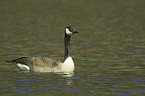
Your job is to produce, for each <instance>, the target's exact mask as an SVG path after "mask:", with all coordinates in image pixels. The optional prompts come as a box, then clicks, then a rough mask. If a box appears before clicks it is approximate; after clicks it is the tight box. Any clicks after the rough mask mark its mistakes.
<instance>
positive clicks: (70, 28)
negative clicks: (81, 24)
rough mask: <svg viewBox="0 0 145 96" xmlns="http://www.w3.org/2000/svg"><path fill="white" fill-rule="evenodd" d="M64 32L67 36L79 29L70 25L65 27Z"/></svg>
mask: <svg viewBox="0 0 145 96" xmlns="http://www.w3.org/2000/svg"><path fill="white" fill-rule="evenodd" d="M65 32H66V34H67V35H69V36H71V35H73V34H75V33H79V31H78V30H76V29H75V28H73V27H72V26H68V27H66V29H65Z"/></svg>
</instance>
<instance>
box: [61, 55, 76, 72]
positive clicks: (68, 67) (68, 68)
mask: <svg viewBox="0 0 145 96" xmlns="http://www.w3.org/2000/svg"><path fill="white" fill-rule="evenodd" d="M62 71H63V72H73V71H74V62H73V60H72V58H71V57H68V58H66V60H65V61H64V63H63V65H62Z"/></svg>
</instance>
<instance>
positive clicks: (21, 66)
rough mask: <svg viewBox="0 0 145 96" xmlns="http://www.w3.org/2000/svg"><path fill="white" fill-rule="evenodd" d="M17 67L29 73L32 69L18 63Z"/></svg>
mask: <svg viewBox="0 0 145 96" xmlns="http://www.w3.org/2000/svg"><path fill="white" fill-rule="evenodd" d="M17 66H18V67H19V68H20V69H21V70H22V71H29V70H30V67H29V66H27V65H24V64H20V63H18V64H17Z"/></svg>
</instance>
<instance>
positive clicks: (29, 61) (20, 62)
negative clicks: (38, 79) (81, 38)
mask: <svg viewBox="0 0 145 96" xmlns="http://www.w3.org/2000/svg"><path fill="white" fill-rule="evenodd" d="M78 32H79V31H77V30H76V29H75V28H73V27H72V26H68V27H66V29H65V36H64V46H65V54H64V59H65V61H64V62H63V63H61V62H58V61H55V60H52V59H50V58H47V57H21V58H18V59H15V60H11V61H7V62H8V63H12V64H15V65H16V66H18V67H19V69H20V70H21V71H33V72H73V71H74V62H73V60H72V58H71V57H70V38H71V35H73V34H75V33H78Z"/></svg>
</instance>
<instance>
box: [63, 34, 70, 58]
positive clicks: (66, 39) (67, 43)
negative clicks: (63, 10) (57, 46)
mask: <svg viewBox="0 0 145 96" xmlns="http://www.w3.org/2000/svg"><path fill="white" fill-rule="evenodd" d="M70 37H71V36H70V35H67V34H66V32H65V37H64V42H65V44H64V47H65V53H64V59H66V58H67V57H69V56H70Z"/></svg>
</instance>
